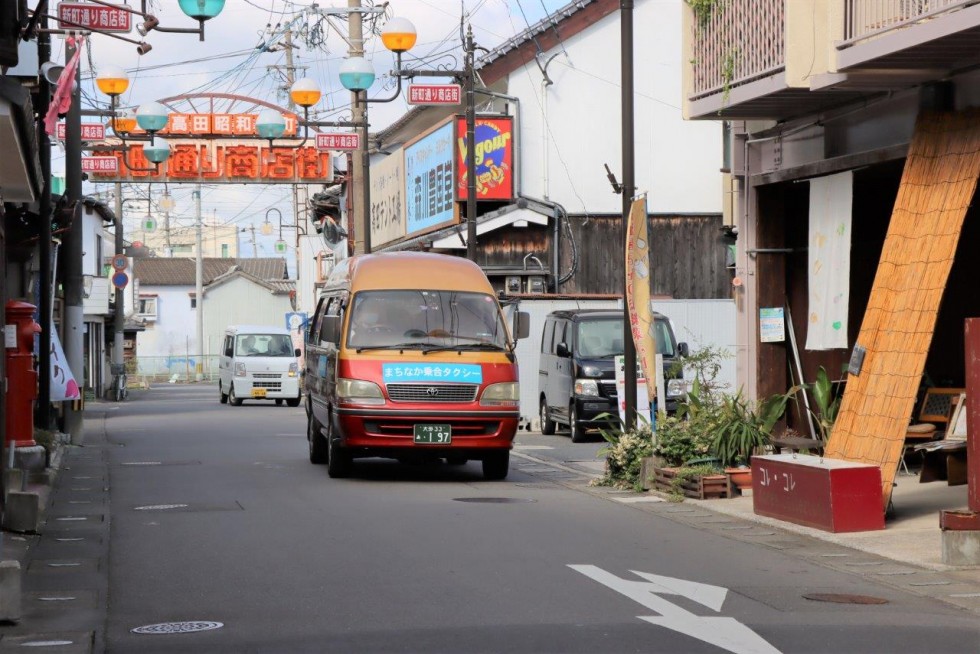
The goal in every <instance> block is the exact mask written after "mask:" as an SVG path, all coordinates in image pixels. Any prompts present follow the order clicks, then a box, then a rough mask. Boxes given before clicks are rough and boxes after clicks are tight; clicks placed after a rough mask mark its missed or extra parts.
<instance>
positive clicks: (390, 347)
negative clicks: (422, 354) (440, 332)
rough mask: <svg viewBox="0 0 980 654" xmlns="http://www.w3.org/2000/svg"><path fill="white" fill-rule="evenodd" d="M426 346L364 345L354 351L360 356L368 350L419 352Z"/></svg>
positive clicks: (412, 344)
mask: <svg viewBox="0 0 980 654" xmlns="http://www.w3.org/2000/svg"><path fill="white" fill-rule="evenodd" d="M424 345H426V343H418V342H414V343H395V344H394V345H362V346H361V347H359V348H356V349H355V350H354V351H355V352H357V353H358V354H360V353H361V352H365V351H367V350H418V349H423V348H422V346H424ZM423 351H424V349H423Z"/></svg>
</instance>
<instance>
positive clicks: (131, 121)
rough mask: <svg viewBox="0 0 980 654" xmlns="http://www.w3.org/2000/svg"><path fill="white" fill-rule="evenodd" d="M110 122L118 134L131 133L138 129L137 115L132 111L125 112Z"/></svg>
mask: <svg viewBox="0 0 980 654" xmlns="http://www.w3.org/2000/svg"><path fill="white" fill-rule="evenodd" d="M109 124H110V125H111V126H112V131H113V132H115V133H116V134H129V133H130V132H132V131H133V130H134V129H136V116H134V115H133V114H132V113H130V112H123V113H121V114H119V115H118V116H116V117H115V118H113V119H112V120H111V121H109Z"/></svg>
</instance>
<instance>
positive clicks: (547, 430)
mask: <svg viewBox="0 0 980 654" xmlns="http://www.w3.org/2000/svg"><path fill="white" fill-rule="evenodd" d="M541 433H542V434H544V435H545V436H551V435H552V434H554V433H555V421H554V420H552V419H551V418H549V417H548V402H547V401H546V400H545V399H544V398H543V397H542V398H541Z"/></svg>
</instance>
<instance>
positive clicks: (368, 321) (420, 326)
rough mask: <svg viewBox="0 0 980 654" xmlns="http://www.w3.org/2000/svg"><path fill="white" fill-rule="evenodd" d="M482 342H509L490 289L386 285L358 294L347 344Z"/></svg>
mask: <svg viewBox="0 0 980 654" xmlns="http://www.w3.org/2000/svg"><path fill="white" fill-rule="evenodd" d="M480 343H486V344H490V345H495V346H499V347H500V348H505V347H506V345H507V330H506V329H505V327H504V323H503V320H502V318H501V316H500V311H499V309H498V308H497V302H496V300H495V299H494V298H493V296H491V295H487V294H484V293H466V292H460V291H429V290H413V291H394V290H384V291H361V292H360V293H358V294H357V295H355V296H354V301H353V305H352V309H351V318H350V328H349V332H348V334H347V347H351V348H372V347H385V346H389V345H400V346H403V347H405V348H406V349H407V348H409V347H412V346H413V345H414V346H415V347H417V348H418V349H420V350H421V349H426V348H429V347H431V346H447V347H453V346H456V345H468V344H480Z"/></svg>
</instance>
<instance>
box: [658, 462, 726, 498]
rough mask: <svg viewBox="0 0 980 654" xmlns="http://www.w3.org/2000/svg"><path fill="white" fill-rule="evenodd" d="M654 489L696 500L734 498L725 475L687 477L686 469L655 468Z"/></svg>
mask: <svg viewBox="0 0 980 654" xmlns="http://www.w3.org/2000/svg"><path fill="white" fill-rule="evenodd" d="M653 489H654V490H657V491H660V492H663V493H671V494H680V495H683V496H684V497H690V498H692V499H695V500H708V499H724V498H727V497H732V485H731V482H730V481H729V479H728V475H725V474H709V475H699V476H686V475H685V474H684V468H654V469H653Z"/></svg>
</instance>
